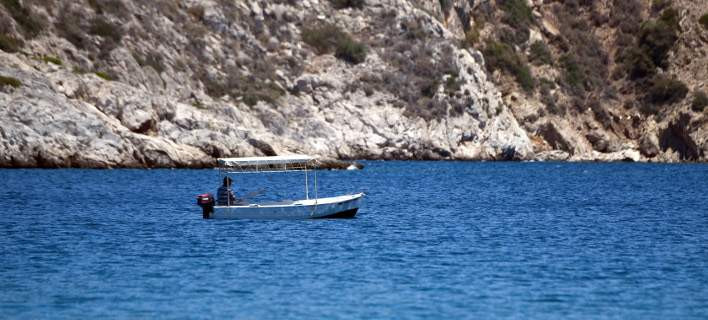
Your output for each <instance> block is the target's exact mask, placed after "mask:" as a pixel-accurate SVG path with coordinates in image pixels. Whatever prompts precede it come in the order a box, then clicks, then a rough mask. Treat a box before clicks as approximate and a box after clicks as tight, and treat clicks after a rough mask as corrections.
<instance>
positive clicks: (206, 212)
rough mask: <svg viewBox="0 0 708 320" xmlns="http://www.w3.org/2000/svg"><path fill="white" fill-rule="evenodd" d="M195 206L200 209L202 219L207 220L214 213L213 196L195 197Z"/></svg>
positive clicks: (205, 194)
mask: <svg viewBox="0 0 708 320" xmlns="http://www.w3.org/2000/svg"><path fill="white" fill-rule="evenodd" d="M197 204H198V205H199V206H200V207H202V218H204V219H209V216H210V215H211V213H212V212H214V196H212V195H211V193H204V194H200V195H198V196H197Z"/></svg>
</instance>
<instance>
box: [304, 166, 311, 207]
mask: <svg viewBox="0 0 708 320" xmlns="http://www.w3.org/2000/svg"><path fill="white" fill-rule="evenodd" d="M309 189H310V186H309V185H308V183H307V165H305V199H307V200H310V194H309V192H310V191H309Z"/></svg>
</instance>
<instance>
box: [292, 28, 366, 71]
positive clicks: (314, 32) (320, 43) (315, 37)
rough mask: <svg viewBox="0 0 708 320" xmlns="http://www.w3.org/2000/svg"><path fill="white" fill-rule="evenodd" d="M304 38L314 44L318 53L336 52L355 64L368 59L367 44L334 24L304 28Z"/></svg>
mask: <svg viewBox="0 0 708 320" xmlns="http://www.w3.org/2000/svg"><path fill="white" fill-rule="evenodd" d="M302 40H303V41H305V43H307V44H309V45H310V46H312V47H313V48H314V49H315V52H317V53H318V54H326V53H332V52H334V55H335V56H336V57H337V58H339V59H342V60H344V61H347V62H350V63H353V64H358V63H361V62H363V61H364V60H366V55H367V53H368V49H367V47H366V45H364V44H362V43H360V42H357V41H355V40H354V39H352V38H351V36H349V34H347V33H346V32H344V31H342V30H341V29H339V28H338V27H337V26H335V25H333V24H324V25H321V26H317V27H314V28H305V29H303V30H302Z"/></svg>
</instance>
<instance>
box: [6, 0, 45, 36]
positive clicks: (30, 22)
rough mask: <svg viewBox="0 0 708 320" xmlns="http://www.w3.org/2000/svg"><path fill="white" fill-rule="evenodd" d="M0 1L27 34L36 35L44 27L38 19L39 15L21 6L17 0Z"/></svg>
mask: <svg viewBox="0 0 708 320" xmlns="http://www.w3.org/2000/svg"><path fill="white" fill-rule="evenodd" d="M0 3H2V5H3V6H4V7H5V9H6V10H7V12H8V13H10V15H11V16H12V18H13V19H15V22H17V24H18V25H19V26H20V27H21V28H22V30H23V31H24V33H25V34H26V35H27V36H29V37H36V36H37V35H38V34H39V33H40V32H41V31H42V30H43V29H44V22H43V21H41V20H40V19H39V16H37V14H35V13H34V12H32V10H30V9H29V8H25V7H23V6H22V5H21V4H20V1H19V0H0Z"/></svg>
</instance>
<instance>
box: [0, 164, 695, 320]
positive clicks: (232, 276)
mask: <svg viewBox="0 0 708 320" xmlns="http://www.w3.org/2000/svg"><path fill="white" fill-rule="evenodd" d="M366 165H367V167H366V169H365V170H362V171H354V172H341V171H340V172H322V173H320V174H319V187H320V195H333V194H336V193H337V192H338V191H355V190H357V191H358V190H360V191H365V192H366V193H367V197H366V199H365V202H364V207H363V208H362V209H361V210H360V213H359V215H358V216H357V218H356V219H352V220H318V221H214V220H202V219H201V212H200V209H199V207H197V206H196V205H195V204H194V199H195V198H194V196H195V195H196V194H198V193H202V192H205V191H211V192H214V191H215V189H216V187H217V184H218V181H217V180H218V174H217V172H216V171H214V170H0V204H1V205H2V215H0V248H2V249H1V251H0V318H22V319H26V318H98V317H100V318H104V317H110V318H153V317H159V318H241V319H282V318H327V319H337V318H341V319H347V318H396V319H403V318H433V319H434V318H539V319H549V318H562V319H566V318H597V319H599V318H608V319H627V318H639V319H647V318H655V319H664V318H696V319H706V318H707V317H708V166H706V165H652V164H565V163H463V162H366ZM301 178H302V176H301V175H300V174H290V175H286V176H285V177H284V178H282V175H281V178H278V177H270V176H266V177H258V176H255V175H242V176H239V177H237V180H236V183H237V185H240V186H241V188H242V189H245V190H242V189H239V192H241V193H242V194H245V193H247V192H250V191H251V190H259V189H258V188H259V187H257V186H258V185H259V184H264V183H265V184H277V185H279V186H283V187H284V188H286V187H287V188H286V189H291V191H290V192H289V193H288V192H286V191H283V190H278V189H273V188H271V189H267V190H265V191H266V194H269V195H271V196H273V195H275V196H279V197H295V196H297V195H295V194H294V191H292V190H298V191H303V190H302V186H301V184H300V180H301ZM278 179H280V180H278ZM297 188H300V189H297Z"/></svg>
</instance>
